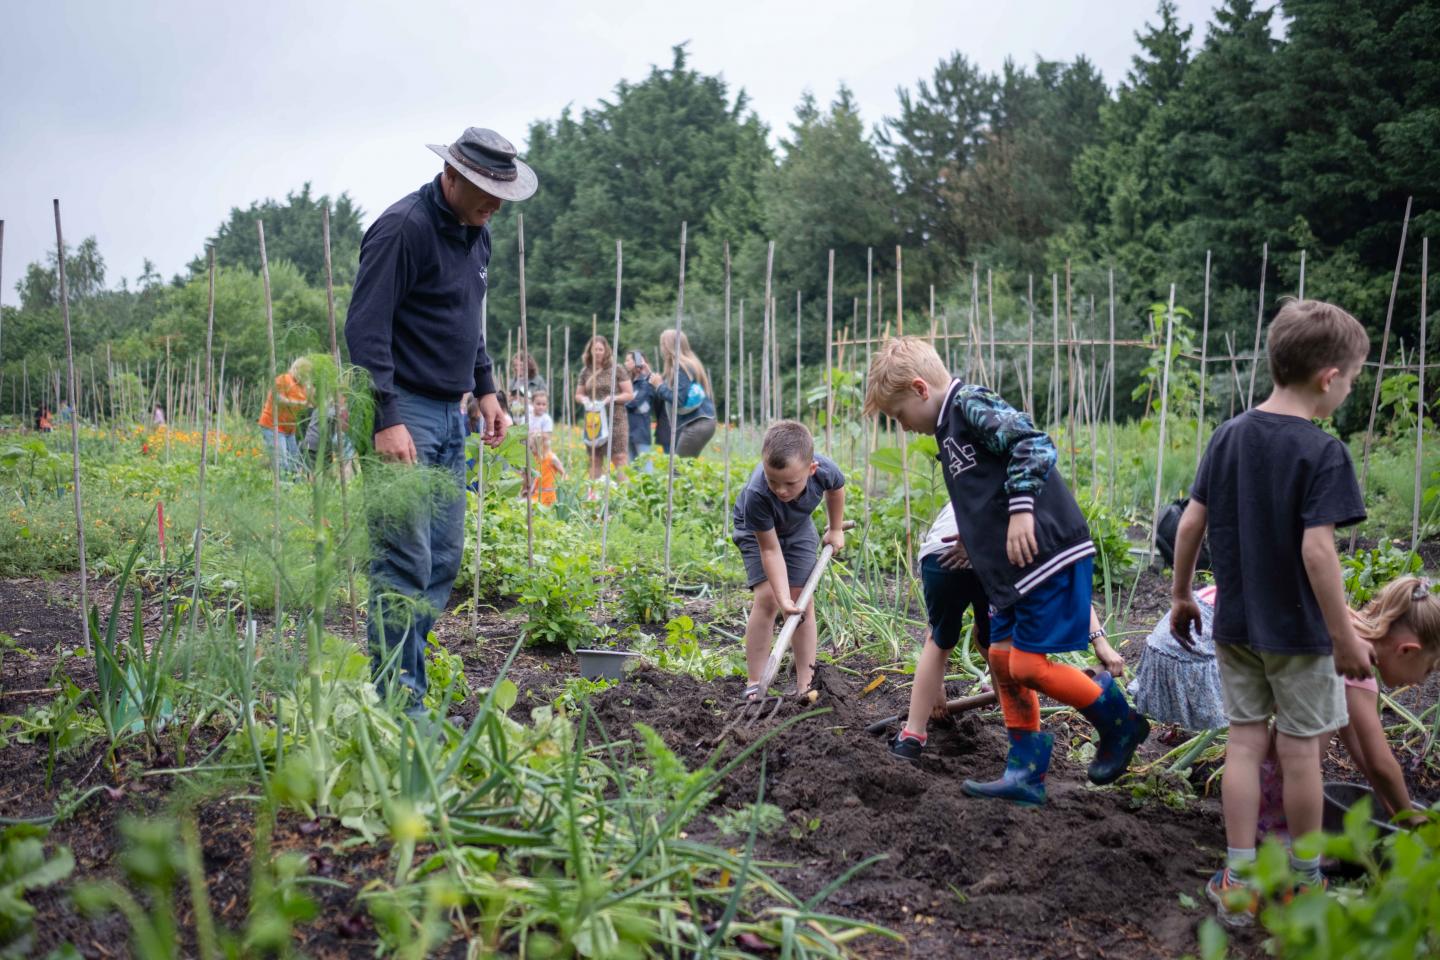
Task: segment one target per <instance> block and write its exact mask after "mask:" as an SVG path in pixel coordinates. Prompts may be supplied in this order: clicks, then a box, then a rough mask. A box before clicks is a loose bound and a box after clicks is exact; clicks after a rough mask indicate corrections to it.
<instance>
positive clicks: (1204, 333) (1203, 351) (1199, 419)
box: [1195, 250, 1210, 469]
mask: <svg viewBox="0 0 1440 960" xmlns="http://www.w3.org/2000/svg"><path fill="white" fill-rule="evenodd" d="M1209 352H1210V251H1209V250H1206V251H1205V319H1204V320H1202V321H1201V323H1200V411H1199V414H1198V415H1197V416H1196V417H1195V466H1196V468H1197V469H1198V468H1199V466H1200V455H1201V454H1202V453H1204V451H1205V448H1204V446H1202V444H1203V442H1204V439H1205V357H1206V355H1207V354H1208V353H1209Z"/></svg>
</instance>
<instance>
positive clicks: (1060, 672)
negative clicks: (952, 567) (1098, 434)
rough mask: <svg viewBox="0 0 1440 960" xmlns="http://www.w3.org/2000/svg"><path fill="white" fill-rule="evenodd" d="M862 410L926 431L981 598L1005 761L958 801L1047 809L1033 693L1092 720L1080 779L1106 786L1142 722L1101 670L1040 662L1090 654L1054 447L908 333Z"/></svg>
mask: <svg viewBox="0 0 1440 960" xmlns="http://www.w3.org/2000/svg"><path fill="white" fill-rule="evenodd" d="M865 413H866V414H867V415H872V414H875V413H882V414H884V415H886V416H889V417H892V418H893V419H895V420H896V421H898V422H899V423H900V425H901V426H902V427H904V428H905V429H907V430H912V431H914V432H916V433H927V434H932V435H934V436H935V439H936V441H937V442H938V444H939V448H940V449H939V453H938V459H939V461H940V466H941V471H942V473H943V475H944V478H945V486H946V488H947V490H948V491H949V493H950V500H951V502H952V503H953V504H954V506H955V524H956V529H957V532H958V534H959V537H960V541H961V542H963V543H964V544H965V546H966V548H967V550H968V551H969V555H970V562H971V564H972V565H973V567H974V569H975V573H976V574H977V575H978V576H979V578H980V581H981V583H982V584H983V585H984V587H985V592H986V594H987V595H988V596H989V598H990V604H991V607H992V611H991V617H990V639H991V645H990V674H991V677H992V679H993V680H994V683H995V689H996V692H997V693H998V694H999V696H1000V707H1001V710H1002V712H1003V713H1004V715H1005V726H1006V729H1007V732H1008V734H1009V737H1010V752H1009V756H1008V757H1007V758H1006V762H1005V772H1004V773H1003V774H1002V775H1001V776H1000V778H999V779H997V780H992V781H989V782H983V783H982V782H977V781H974V780H966V781H965V783H964V784H963V786H962V789H963V790H964V792H965V793H966V794H968V795H970V796H974V797H995V798H999V799H1004V800H1012V801H1015V802H1018V803H1026V804H1038V803H1043V802H1044V801H1045V772H1046V770H1047V769H1048V768H1049V765H1050V751H1051V748H1052V747H1053V745H1054V737H1053V736H1051V735H1050V734H1048V733H1042V732H1041V731H1040V700H1039V696H1038V694H1039V693H1044V694H1045V695H1046V696H1048V697H1050V698H1051V699H1052V700H1056V701H1058V702H1060V703H1064V704H1068V705H1070V706H1072V707H1075V708H1076V709H1077V710H1079V711H1080V713H1081V714H1083V715H1084V716H1085V718H1086V719H1087V720H1089V721H1090V722H1091V723H1093V724H1094V725H1095V728H1096V732H1097V734H1098V738H1099V740H1098V743H1097V744H1096V749H1095V759H1094V761H1093V762H1092V763H1091V764H1090V770H1089V776H1090V781H1091V782H1092V783H1097V784H1105V783H1112V782H1113V781H1115V780H1116V779H1118V778H1119V777H1120V775H1121V774H1122V773H1124V772H1125V770H1126V768H1127V767H1128V766H1129V764H1130V758H1131V757H1132V756H1134V753H1135V750H1136V748H1137V747H1139V746H1140V744H1141V743H1142V742H1144V740H1145V738H1146V737H1147V736H1148V735H1149V733H1150V724H1149V723H1148V722H1147V721H1146V720H1145V718H1144V717H1142V716H1140V715H1139V714H1138V713H1136V712H1135V711H1134V710H1132V709H1131V707H1130V704H1129V703H1127V702H1126V700H1125V694H1124V692H1123V691H1122V690H1121V688H1120V685H1119V684H1118V683H1116V682H1114V681H1113V679H1112V678H1111V677H1110V676H1109V674H1104V673H1102V674H1100V676H1099V677H1098V678H1097V679H1095V680H1092V679H1090V677H1088V676H1086V675H1085V674H1084V673H1083V672H1082V671H1080V670H1077V669H1075V668H1074V667H1071V666H1069V665H1067V664H1064V663H1059V662H1056V661H1053V660H1051V659H1050V657H1051V655H1053V654H1058V653H1065V652H1067V651H1071V650H1083V649H1085V648H1086V647H1088V646H1089V645H1090V639H1091V638H1090V636H1089V631H1090V586H1091V579H1092V577H1093V575H1094V556H1095V544H1094V542H1093V541H1092V540H1091V538H1090V529H1089V526H1088V525H1087V524H1086V522H1085V515H1084V514H1083V513H1081V512H1080V508H1079V506H1078V505H1077V504H1076V503H1075V498H1074V497H1073V496H1071V494H1070V490H1069V488H1067V487H1066V486H1065V481H1064V480H1062V479H1061V478H1060V474H1059V473H1058V472H1057V471H1056V470H1055V460H1056V455H1055V445H1054V443H1053V442H1052V441H1051V440H1050V438H1049V437H1048V436H1047V435H1046V434H1045V432H1044V431H1042V430H1039V429H1037V428H1036V427H1035V425H1034V423H1033V422H1032V421H1031V420H1030V417H1029V416H1027V415H1026V414H1024V413H1022V412H1020V411H1018V410H1016V409H1015V408H1013V407H1011V406H1010V405H1009V404H1008V403H1006V402H1005V401H1004V400H1002V399H1001V398H1000V396H999V395H998V394H996V393H995V392H994V391H992V390H989V389H987V388H985V387H981V386H977V385H975V384H968V383H962V382H961V381H959V380H955V379H952V378H951V376H950V374H949V372H948V371H947V370H946V369H945V364H944V362H943V361H941V359H940V357H939V355H938V354H937V353H936V352H935V350H934V348H933V347H931V346H930V345H929V343H927V342H926V341H924V340H922V339H920V338H918V337H899V338H896V339H892V340H888V341H886V342H885V344H884V345H883V346H881V348H880V350H879V351H878V352H877V353H876V354H875V355H874V357H873V358H872V359H871V362H870V377H869V386H868V387H867V389H866V395H865ZM907 735H908V736H912V737H913V736H914V734H912V733H910V731H908V730H902V731H901V732H900V734H899V735H898V737H897V738H896V740H897V743H896V744H895V745H894V746H900V744H899V742H898V741H900V740H902V739H903V738H905V737H906V736H907ZM897 752H898V751H897Z"/></svg>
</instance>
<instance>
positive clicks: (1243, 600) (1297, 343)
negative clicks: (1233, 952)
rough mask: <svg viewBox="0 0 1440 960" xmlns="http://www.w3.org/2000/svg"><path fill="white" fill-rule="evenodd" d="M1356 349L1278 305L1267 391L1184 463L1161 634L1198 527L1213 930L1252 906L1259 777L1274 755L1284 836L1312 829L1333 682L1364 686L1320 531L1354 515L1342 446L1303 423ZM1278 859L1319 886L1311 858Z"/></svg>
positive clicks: (1341, 332) (1177, 598) (1361, 349)
mask: <svg viewBox="0 0 1440 960" xmlns="http://www.w3.org/2000/svg"><path fill="white" fill-rule="evenodd" d="M1369 350H1370V337H1369V334H1367V333H1366V332H1365V328H1364V327H1363V326H1361V324H1360V321H1358V320H1356V319H1355V318H1354V317H1352V316H1350V314H1348V313H1346V312H1345V311H1344V310H1341V309H1340V308H1339V307H1336V306H1333V305H1331V304H1328V303H1322V302H1320V301H1318V300H1292V301H1290V302H1288V303H1286V304H1285V306H1283V307H1281V308H1280V312H1279V313H1278V314H1276V316H1275V320H1274V322H1273V323H1271V325H1270V333H1269V335H1268V339H1267V340H1266V353H1267V355H1268V359H1269V363H1270V375H1271V379H1273V380H1274V382H1275V389H1274V391H1273V392H1272V393H1271V394H1270V396H1269V398H1268V399H1266V400H1265V402H1264V403H1262V404H1260V405H1259V406H1257V407H1255V408H1254V409H1252V410H1248V411H1246V412H1245V413H1242V414H1241V415H1240V416H1238V417H1235V418H1234V419H1232V420H1229V421H1227V422H1226V423H1224V424H1221V426H1220V427H1219V429H1217V430H1216V431H1215V435H1214V436H1213V437H1211V438H1210V446H1209V447H1208V448H1207V449H1206V451H1205V457H1204V459H1203V460H1201V461H1200V469H1199V470H1198V471H1197V472H1196V474H1195V484H1194V486H1193V487H1192V488H1191V490H1190V504H1189V506H1187V507H1186V508H1185V513H1184V514H1183V515H1182V516H1181V518H1180V529H1179V531H1178V533H1177V534H1176V538H1175V581H1174V584H1173V586H1172V587H1171V594H1172V597H1173V601H1174V602H1173V605H1172V607H1171V614H1170V623H1171V630H1172V631H1173V632H1174V634H1175V636H1176V638H1177V639H1178V640H1179V642H1180V643H1181V644H1182V645H1184V646H1186V647H1187V648H1188V647H1191V646H1193V644H1194V641H1193V640H1192V639H1191V626H1192V624H1193V625H1194V626H1195V628H1196V629H1195V633H1196V635H1198V634H1199V624H1200V609H1199V607H1198V606H1196V604H1195V596H1194V594H1193V592H1192V586H1191V580H1192V579H1193V578H1194V576H1195V558H1196V555H1197V554H1198V553H1199V550H1200V542H1201V540H1202V539H1203V538H1204V537H1205V534H1206V530H1207V528H1208V530H1209V536H1210V558H1211V562H1212V568H1213V569H1214V571H1215V583H1216V585H1217V586H1218V587H1219V592H1218V596H1219V601H1218V603H1217V606H1216V609H1215V620H1214V626H1213V636H1214V639H1215V656H1216V660H1217V661H1218V662H1219V666H1220V690H1221V695H1222V696H1223V698H1224V700H1225V713H1226V716H1227V717H1228V718H1229V720H1230V736H1229V740H1228V742H1227V744H1226V747H1225V774H1224V779H1223V780H1222V781H1221V805H1222V807H1223V809H1224V813H1225V837H1226V844H1227V850H1226V856H1225V867H1224V868H1223V869H1221V870H1220V871H1218V872H1217V873H1216V874H1215V875H1214V876H1213V877H1211V878H1210V882H1209V883H1208V884H1207V885H1206V893H1207V894H1208V895H1209V897H1210V899H1211V900H1212V901H1213V902H1214V903H1215V906H1216V910H1217V912H1218V913H1219V917H1220V920H1221V922H1223V923H1225V924H1226V925H1227V926H1232V927H1234V926H1243V925H1247V924H1249V923H1251V922H1252V921H1253V918H1254V914H1255V911H1256V909H1257V907H1258V903H1257V900H1256V897H1255V894H1254V892H1253V891H1252V890H1251V888H1250V887H1248V886H1247V885H1246V880H1245V877H1244V874H1245V872H1246V871H1247V869H1248V867H1249V865H1250V864H1252V863H1253V862H1254V860H1255V827H1256V821H1257V820H1258V818H1259V815H1260V765H1261V764H1262V763H1263V762H1264V760H1265V758H1266V756H1267V755H1268V754H1269V751H1270V720H1271V718H1272V717H1273V718H1274V720H1275V751H1276V754H1277V755H1278V756H1279V759H1280V768H1281V772H1282V774H1283V775H1284V782H1285V787H1284V798H1285V818H1286V821H1287V824H1288V827H1289V832H1290V835H1291V836H1295V837H1299V836H1303V835H1304V834H1306V833H1310V832H1311V831H1314V830H1318V829H1320V819H1321V812H1322V808H1323V806H1324V798H1323V793H1322V790H1321V769H1320V758H1321V755H1322V754H1323V752H1324V744H1325V743H1327V742H1328V741H1329V739H1330V735H1331V734H1332V733H1333V732H1334V731H1335V730H1338V729H1340V728H1341V727H1343V726H1345V724H1346V722H1347V719H1348V715H1347V711H1346V708H1345V689H1344V684H1343V681H1342V680H1341V678H1340V674H1344V675H1345V676H1347V677H1352V678H1354V679H1356V680H1362V679H1366V678H1368V677H1369V676H1370V658H1371V655H1372V654H1371V648H1370V646H1369V645H1368V644H1366V643H1364V642H1363V641H1361V640H1360V639H1359V637H1358V636H1357V635H1356V633H1355V627H1354V625H1353V624H1352V623H1351V620H1350V612H1349V610H1348V609H1347V607H1346V604H1345V586H1344V582H1343V580H1342V578H1341V573H1340V558H1339V556H1338V554H1337V553H1336V550H1335V528H1336V527H1343V526H1347V525H1349V524H1353V523H1358V522H1359V521H1361V520H1363V519H1365V501H1364V498H1363V497H1362V496H1361V493H1360V486H1359V484H1357V483H1356V482H1355V468H1354V465H1353V464H1352V463H1351V461H1350V452H1349V451H1348V450H1347V449H1345V445H1344V444H1343V443H1341V442H1340V441H1339V440H1337V439H1335V438H1334V437H1332V436H1331V435H1330V434H1328V433H1326V432H1325V431H1324V430H1321V429H1320V428H1319V427H1317V426H1315V424H1314V423H1312V422H1311V421H1312V420H1322V419H1324V418H1326V417H1328V416H1330V415H1331V414H1333V413H1334V412H1335V411H1336V409H1338V408H1339V406H1340V404H1341V403H1343V402H1344V401H1345V398H1346V397H1347V396H1349V394H1350V385H1351V383H1352V382H1353V381H1354V379H1355V375H1356V374H1358V373H1359V372H1360V367H1361V365H1362V364H1363V363H1364V360H1365V355H1366V354H1367V353H1368V352H1369ZM1290 863H1291V866H1292V868H1293V869H1294V870H1295V872H1296V873H1298V874H1299V875H1300V878H1301V881H1302V883H1305V884H1310V885H1314V884H1319V883H1320V882H1321V877H1320V856H1319V853H1318V851H1317V852H1316V853H1315V855H1314V856H1313V857H1298V856H1296V854H1295V853H1294V852H1293V851H1292V852H1291V854H1290Z"/></svg>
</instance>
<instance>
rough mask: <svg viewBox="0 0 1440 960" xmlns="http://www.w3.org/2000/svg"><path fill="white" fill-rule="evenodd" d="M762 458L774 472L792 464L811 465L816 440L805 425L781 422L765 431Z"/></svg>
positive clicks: (788, 421) (795, 422)
mask: <svg viewBox="0 0 1440 960" xmlns="http://www.w3.org/2000/svg"><path fill="white" fill-rule="evenodd" d="M760 458H761V459H762V460H764V461H765V465H766V466H767V467H769V468H770V469H772V470H783V469H785V468H786V467H788V466H790V465H791V464H792V463H795V462H797V461H798V462H800V463H810V462H811V461H813V460H814V459H815V438H814V437H812V436H810V431H809V429H807V428H806V426H805V424H803V423H799V422H797V421H795V420H781V421H780V422H779V423H774V424H771V425H770V429H769V430H766V431H765V440H764V441H763V442H762V443H761V444H760Z"/></svg>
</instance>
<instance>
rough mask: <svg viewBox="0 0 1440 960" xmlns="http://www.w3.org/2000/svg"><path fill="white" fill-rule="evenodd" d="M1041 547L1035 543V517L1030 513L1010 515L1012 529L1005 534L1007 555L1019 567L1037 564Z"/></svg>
mask: <svg viewBox="0 0 1440 960" xmlns="http://www.w3.org/2000/svg"><path fill="white" fill-rule="evenodd" d="M1039 552H1040V546H1039V544H1037V543H1036V542H1035V515H1034V514H1033V513H1029V512H1023V513H1012V514H1010V529H1009V531H1008V532H1006V534H1005V555H1006V556H1007V557H1009V558H1010V562H1011V563H1013V564H1014V565H1015V566H1017V567H1028V566H1029V565H1030V564H1032V563H1034V562H1035V554H1037V553H1039Z"/></svg>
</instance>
